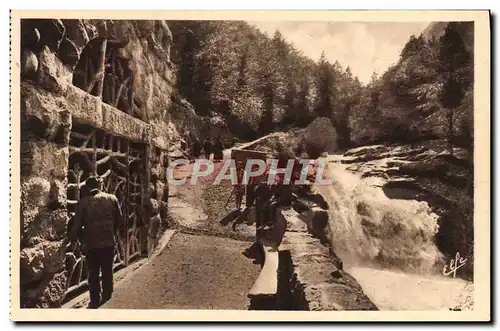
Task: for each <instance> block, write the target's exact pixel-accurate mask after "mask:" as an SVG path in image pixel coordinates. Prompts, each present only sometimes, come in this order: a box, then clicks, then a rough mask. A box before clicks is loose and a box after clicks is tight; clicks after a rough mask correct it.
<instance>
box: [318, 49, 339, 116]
mask: <svg viewBox="0 0 500 331" xmlns="http://www.w3.org/2000/svg"><path fill="white" fill-rule="evenodd" d="M335 83H336V82H335V77H334V73H333V70H332V66H331V64H330V63H329V62H328V60H327V59H326V56H325V53H324V52H322V53H321V57H320V59H319V62H318V69H317V77H316V89H317V101H316V106H315V111H316V113H317V114H318V116H319V117H327V118H330V119H331V117H332V111H333V105H334V99H333V98H334V96H333V94H332V89H333V87H334V85H335Z"/></svg>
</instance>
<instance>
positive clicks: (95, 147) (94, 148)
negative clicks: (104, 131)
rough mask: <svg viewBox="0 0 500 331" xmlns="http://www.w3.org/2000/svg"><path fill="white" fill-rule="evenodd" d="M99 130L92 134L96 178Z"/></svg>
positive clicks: (93, 164) (93, 163)
mask: <svg viewBox="0 0 500 331" xmlns="http://www.w3.org/2000/svg"><path fill="white" fill-rule="evenodd" d="M96 139H97V130H94V131H93V132H92V149H93V152H92V166H93V167H94V170H93V171H94V176H96V175H97V142H96Z"/></svg>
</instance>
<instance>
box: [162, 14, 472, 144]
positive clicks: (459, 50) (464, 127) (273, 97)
mask: <svg viewBox="0 0 500 331" xmlns="http://www.w3.org/2000/svg"><path fill="white" fill-rule="evenodd" d="M169 26H170V28H171V30H172V33H173V37H174V38H173V39H174V45H173V53H172V60H173V62H174V63H175V64H176V66H177V83H176V84H177V92H178V94H176V95H174V97H173V98H174V99H182V100H185V101H187V102H189V103H190V104H191V105H193V107H194V109H195V111H196V113H197V114H198V115H200V116H206V117H214V116H218V117H221V118H222V119H223V120H224V121H225V122H226V123H227V125H228V127H229V128H230V130H231V133H232V134H233V135H234V136H235V137H237V138H239V139H241V140H251V139H255V138H256V137H258V136H261V135H263V134H266V133H269V132H272V131H277V130H287V129H290V128H297V127H299V128H301V127H306V126H307V125H308V124H309V123H311V122H312V120H314V119H315V118H317V117H326V118H328V119H329V120H330V122H331V124H332V126H333V127H334V128H335V130H336V131H337V134H338V144H339V146H340V147H350V146H357V145H363V144H369V143H381V142H389V143H390V142H410V141H418V140H424V139H448V141H449V142H450V143H453V144H455V145H457V146H458V145H460V146H461V147H471V146H472V138H473V137H472V135H473V93H472V91H473V68H474V66H473V44H474V41H473V30H474V27H473V24H472V23H468V22H461V23H432V24H431V25H430V26H429V27H428V28H427V29H426V30H425V31H424V32H423V33H422V34H421V35H420V36H411V37H410V38H409V40H408V42H407V44H406V45H405V46H404V48H403V49H402V51H401V54H400V58H399V61H398V62H397V63H395V64H394V65H393V66H391V67H390V68H388V70H387V71H386V72H385V73H383V74H382V75H380V76H378V75H377V74H375V73H374V74H373V76H372V80H371V82H370V83H369V84H367V85H363V84H361V82H360V81H359V80H358V79H357V77H355V76H354V75H353V74H352V72H351V70H350V69H349V67H343V66H342V65H341V64H339V63H338V62H335V63H331V62H329V61H328V60H327V59H326V58H325V56H324V54H323V55H322V56H321V58H320V59H319V61H317V62H315V61H313V60H311V59H309V58H307V57H305V56H304V55H303V54H301V52H300V51H299V50H298V49H296V48H295V47H294V45H292V44H290V43H288V42H287V41H286V40H285V39H284V37H283V36H282V34H281V33H280V32H279V31H276V32H275V33H274V36H272V37H268V36H266V35H265V34H263V33H261V32H260V31H259V30H258V29H257V28H255V27H253V26H251V25H249V24H247V23H245V22H241V21H172V22H169ZM174 101H175V100H174Z"/></svg>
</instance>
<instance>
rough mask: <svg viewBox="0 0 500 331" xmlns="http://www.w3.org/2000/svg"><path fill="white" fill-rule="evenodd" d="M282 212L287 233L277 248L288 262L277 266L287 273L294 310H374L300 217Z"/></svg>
mask: <svg viewBox="0 0 500 331" xmlns="http://www.w3.org/2000/svg"><path fill="white" fill-rule="evenodd" d="M283 214H284V216H285V218H286V219H287V233H286V234H285V237H284V239H283V243H282V245H281V247H280V250H282V251H286V252H289V254H288V256H289V261H287V262H288V265H286V266H282V267H281V268H282V269H284V270H285V271H284V272H286V273H287V274H288V279H289V283H288V284H289V287H290V293H291V295H290V297H291V300H292V301H293V306H294V307H295V309H299V310H378V309H377V307H376V306H375V305H374V304H373V302H371V300H370V299H369V298H368V297H367V296H366V295H365V294H364V293H363V289H362V288H361V286H360V285H359V284H358V282H357V281H356V280H355V279H354V278H353V277H352V276H351V275H350V274H348V273H347V272H345V271H344V270H343V263H342V261H341V260H340V259H339V258H338V257H336V255H335V253H334V252H332V250H331V248H330V247H329V246H327V245H324V244H322V243H321V241H320V239H319V238H318V237H317V236H315V235H313V234H311V233H310V232H309V231H311V227H310V226H308V224H306V222H304V221H303V220H302V219H301V218H302V217H301V216H300V215H299V214H297V213H296V212H294V211H292V210H290V211H286V212H284V213H283ZM308 228H309V230H308Z"/></svg>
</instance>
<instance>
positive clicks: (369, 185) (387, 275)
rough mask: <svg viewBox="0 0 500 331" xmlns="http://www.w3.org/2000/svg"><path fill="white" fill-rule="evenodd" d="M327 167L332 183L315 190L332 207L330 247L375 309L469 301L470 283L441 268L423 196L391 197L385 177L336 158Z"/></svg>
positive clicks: (434, 218)
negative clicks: (364, 172) (384, 187)
mask: <svg viewBox="0 0 500 331" xmlns="http://www.w3.org/2000/svg"><path fill="white" fill-rule="evenodd" d="M330 158H332V156H331V157H330ZM325 171H326V176H327V177H328V178H329V179H331V180H333V184H332V185H328V186H327V185H324V186H316V190H317V191H318V192H319V193H321V194H322V195H323V197H324V198H325V200H326V201H327V202H328V204H329V207H330V208H329V211H328V212H329V216H330V217H329V235H330V240H331V244H332V248H333V250H334V252H335V253H336V254H337V255H338V256H339V257H340V258H341V259H342V260H343V262H344V266H345V269H346V271H348V272H349V273H351V274H352V275H353V276H354V277H355V278H356V280H357V281H358V282H359V283H360V285H361V286H362V288H363V290H364V291H365V293H366V294H367V295H368V296H369V297H370V298H371V299H372V301H373V302H374V303H375V304H376V305H377V306H378V307H379V309H382V310H435V309H445V310H448V309H449V308H454V307H457V306H459V307H462V308H463V307H464V306H466V305H469V306H470V305H471V303H470V302H471V297H472V294H471V293H472V289H473V286H472V284H471V283H470V282H466V281H464V280H462V279H453V278H445V277H444V276H443V275H442V274H441V271H442V268H443V265H445V263H446V262H447V261H444V260H443V256H442V254H441V253H440V252H439V250H438V249H437V247H436V245H435V243H434V237H435V234H436V233H437V231H438V223H437V220H438V216H437V215H436V214H435V213H433V212H432V210H431V208H430V207H429V206H428V205H427V203H426V202H418V201H414V200H398V199H389V198H387V197H386V196H385V194H384V192H383V191H382V188H381V187H382V184H383V183H384V181H385V180H384V179H383V178H377V177H368V178H361V175H358V174H355V173H352V172H349V171H348V170H346V165H344V164H341V163H339V162H329V163H328V167H327V168H326V169H325ZM402 293H404V295H402ZM463 297H466V299H463ZM460 298H462V299H460ZM464 300H465V301H467V302H466V303H464V302H465V301H464Z"/></svg>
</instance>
